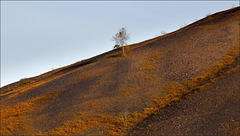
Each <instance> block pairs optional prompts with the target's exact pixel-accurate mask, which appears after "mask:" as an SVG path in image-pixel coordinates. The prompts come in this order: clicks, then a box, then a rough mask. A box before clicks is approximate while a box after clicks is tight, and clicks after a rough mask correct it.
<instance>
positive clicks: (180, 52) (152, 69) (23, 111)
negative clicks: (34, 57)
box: [0, 7, 240, 135]
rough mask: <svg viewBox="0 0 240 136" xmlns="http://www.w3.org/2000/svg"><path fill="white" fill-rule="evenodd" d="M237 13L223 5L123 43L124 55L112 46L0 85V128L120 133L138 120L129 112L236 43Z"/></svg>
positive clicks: (220, 56)
mask: <svg viewBox="0 0 240 136" xmlns="http://www.w3.org/2000/svg"><path fill="white" fill-rule="evenodd" d="M239 13H240V9H239V7H238V8H234V9H230V10H227V11H223V12H220V13H217V14H214V15H211V16H208V17H206V18H204V19H202V20H200V21H197V22H195V23H193V24H191V25H189V26H187V27H184V28H182V29H180V30H178V31H176V32H173V33H170V34H166V35H164V36H161V37H157V38H154V39H150V40H148V41H144V42H141V43H138V44H134V45H130V46H127V47H126V49H127V55H126V57H120V56H119V52H118V50H113V51H109V52H107V53H104V54H101V55H99V56H96V57H93V58H90V59H88V60H84V61H81V62H77V63H75V64H72V65H70V66H66V67H63V68H61V69H57V70H54V71H51V72H48V73H46V74H43V75H40V76H38V77H33V78H31V79H24V80H22V81H20V82H17V83H13V84H11V85H9V86H5V87H3V88H1V93H2V94H1V96H0V100H1V108H2V109H1V120H2V121H1V133H3V134H36V133H38V134H53V135H57V134H101V133H104V134H121V133H123V132H125V129H126V128H128V127H129V126H131V125H132V124H134V123H135V122H138V121H140V119H141V117H139V118H138V119H136V120H135V121H132V124H131V123H130V124H129V122H128V121H126V120H127V118H128V117H129V116H130V115H134V114H138V113H139V112H141V111H142V109H144V108H148V107H151V105H153V104H154V101H153V100H154V99H156V98H161V97H163V96H165V95H167V94H168V93H169V89H168V88H169V87H170V88H171V87H172V86H177V85H179V84H183V83H184V82H185V81H186V80H188V79H190V78H194V77H197V76H200V75H202V73H204V72H206V71H207V70H208V69H210V68H212V67H213V66H215V64H217V63H218V62H219V61H220V60H222V59H223V58H224V57H225V56H226V55H227V54H229V52H230V51H232V50H233V49H234V48H235V49H236V48H239ZM5 92H6V93H5ZM13 124H14V125H13Z"/></svg>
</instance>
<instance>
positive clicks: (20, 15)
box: [1, 1, 238, 86]
mask: <svg viewBox="0 0 240 136" xmlns="http://www.w3.org/2000/svg"><path fill="white" fill-rule="evenodd" d="M233 5H234V6H238V1H225V2H224V1H212V2H208V1H178V2H176V1H170V2H165V1H152V2H147V1H132V2H127V1H118V2H116V1H112V2H109V1H98V2H90V1H89V2H87V1H85V2H84V1H71V2H67V1H51V2H47V1H33V2H23V1H22V2H13V1H11V2H7V1H3V2H1V38H2V41H1V86H4V85H6V84H9V83H12V82H15V81H18V80H20V79H22V78H28V77H32V76H37V75H39V74H42V73H44V72H47V71H50V70H52V68H54V69H55V68H59V67H62V66H66V65H69V64H71V63H74V62H77V61H80V60H83V59H87V58H90V57H93V56H95V55H98V54H101V53H103V52H106V51H109V50H111V49H112V48H113V46H114V42H113V41H111V37H112V36H113V35H114V34H115V33H116V32H117V30H118V29H119V28H121V27H125V28H126V29H127V31H128V32H129V33H130V37H131V40H130V41H129V42H128V43H129V44H132V43H136V42H141V41H143V40H146V39H150V38H153V37H155V36H157V35H161V31H166V32H172V31H175V30H177V29H179V28H180V26H181V25H183V24H184V23H187V24H190V23H192V22H194V21H196V20H195V19H201V18H203V17H205V16H206V14H208V13H215V12H218V11H222V10H226V9H229V8H231V7H232V6H233Z"/></svg>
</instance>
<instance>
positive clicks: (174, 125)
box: [129, 69, 240, 136]
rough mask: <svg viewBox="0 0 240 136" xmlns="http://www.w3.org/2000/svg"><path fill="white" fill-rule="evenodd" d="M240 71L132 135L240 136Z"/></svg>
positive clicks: (156, 116) (162, 112)
mask: <svg viewBox="0 0 240 136" xmlns="http://www.w3.org/2000/svg"><path fill="white" fill-rule="evenodd" d="M239 81H240V69H238V70H237V71H234V72H233V73H230V74H229V75H227V76H225V77H224V78H222V79H219V80H217V81H216V82H215V83H213V84H211V85H209V86H208V87H206V88H205V89H203V90H202V91H200V92H199V93H196V94H193V95H191V96H189V97H187V98H186V99H184V100H182V101H181V102H179V103H177V104H175V105H173V106H171V107H168V108H165V109H164V110H160V111H158V113H157V114H154V115H153V116H151V117H150V118H148V119H146V120H144V121H142V122H141V123H139V124H138V126H136V127H135V128H134V129H133V130H132V131H131V133H130V134H129V135H137V136H139V135H149V136H150V135H152V136H158V135H160V136H164V135H169V136H175V135H188V136H189V135H193V136H195V135H218V136H219V135H225V136H226V135H235V136H239V135H240V114H239V113H240V91H239V89H240V82H239Z"/></svg>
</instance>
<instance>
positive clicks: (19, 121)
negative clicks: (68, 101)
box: [0, 90, 62, 135]
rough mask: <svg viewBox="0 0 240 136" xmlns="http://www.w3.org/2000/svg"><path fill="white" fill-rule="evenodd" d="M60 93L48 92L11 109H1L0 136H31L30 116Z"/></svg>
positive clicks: (32, 129)
mask: <svg viewBox="0 0 240 136" xmlns="http://www.w3.org/2000/svg"><path fill="white" fill-rule="evenodd" d="M60 91H62V90H56V91H53V92H50V93H48V94H46V95H44V96H42V97H39V98H36V99H33V100H29V101H27V102H22V103H19V104H17V105H15V106H11V107H1V118H0V119H1V122H0V123H1V128H0V132H1V135H33V134H34V133H35V132H34V128H32V126H33V121H32V119H31V116H32V114H33V113H34V112H36V111H37V110H39V109H41V108H43V107H44V106H45V104H47V102H49V101H50V100H51V99H52V98H54V97H55V96H56V95H57V94H58V93H59V92H60Z"/></svg>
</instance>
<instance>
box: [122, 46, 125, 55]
mask: <svg viewBox="0 0 240 136" xmlns="http://www.w3.org/2000/svg"><path fill="white" fill-rule="evenodd" d="M122 55H123V56H125V52H124V46H122Z"/></svg>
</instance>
